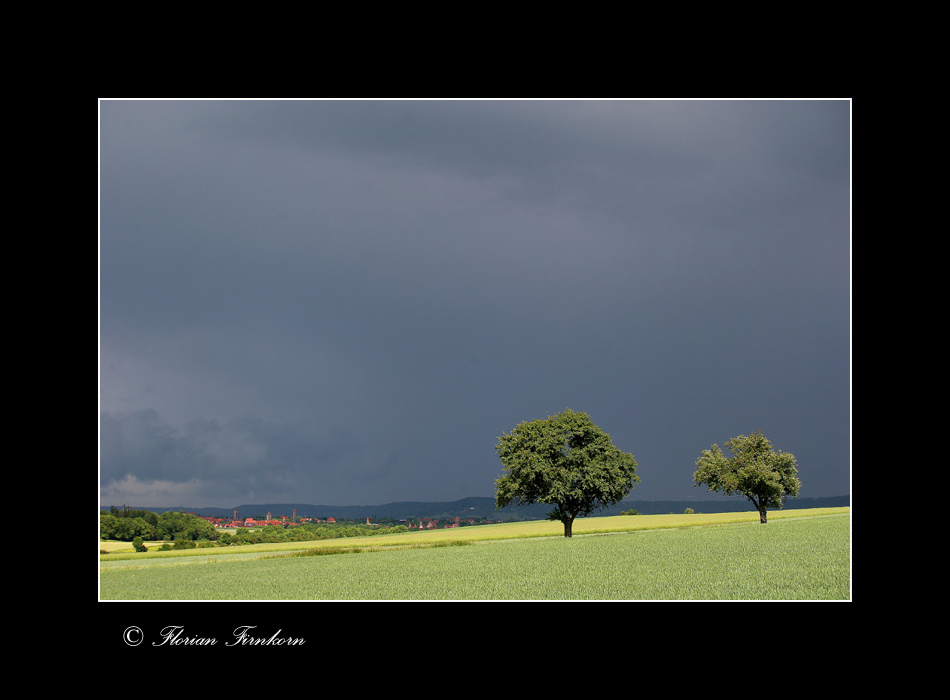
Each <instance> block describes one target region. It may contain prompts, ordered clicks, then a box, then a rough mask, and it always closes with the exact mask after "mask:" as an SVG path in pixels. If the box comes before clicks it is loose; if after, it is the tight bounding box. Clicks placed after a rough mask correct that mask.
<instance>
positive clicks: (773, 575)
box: [99, 508, 851, 601]
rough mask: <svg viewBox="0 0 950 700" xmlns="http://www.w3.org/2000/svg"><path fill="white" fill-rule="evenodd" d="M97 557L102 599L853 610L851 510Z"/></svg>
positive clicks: (582, 523) (592, 522) (521, 526)
mask: <svg viewBox="0 0 950 700" xmlns="http://www.w3.org/2000/svg"><path fill="white" fill-rule="evenodd" d="M758 517H759V516H758V514H757V513H755V512H752V513H715V514H709V515H701V514H690V515H640V516H615V517H603V518H585V519H579V520H577V521H576V522H575V524H574V537H573V538H570V539H567V538H564V537H563V536H561V535H562V533H563V529H562V526H561V524H560V523H555V522H548V521H531V522H519V523H510V524H501V525H486V526H478V527H465V528H459V529H454V530H440V531H433V532H424V533H407V534H404V535H395V536H393V535H390V536H381V537H367V538H350V539H347V540H342V541H341V540H323V541H317V542H306V543H295V544H292V543H282V544H276V545H249V546H244V547H228V548H214V549H192V550H180V551H168V552H148V553H132V552H128V553H126V552H121V551H117V552H115V553H112V554H103V555H100V563H99V599H100V600H103V601H106V600H232V601H233V600H254V601H257V600H343V601H351V600H381V601H400V600H850V599H851V509H850V508H823V509H803V510H787V511H774V512H769V521H768V523H767V524H765V525H761V524H759V522H758Z"/></svg>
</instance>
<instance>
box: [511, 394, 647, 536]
mask: <svg viewBox="0 0 950 700" xmlns="http://www.w3.org/2000/svg"><path fill="white" fill-rule="evenodd" d="M495 450H496V452H497V453H498V456H499V457H500V458H501V463H502V466H503V467H504V469H503V474H502V476H500V477H499V478H498V479H496V480H495V486H496V494H495V507H496V508H504V507H505V506H507V505H510V504H512V503H514V504H517V505H529V504H533V503H543V504H549V505H553V506H554V509H553V510H552V511H551V512H549V513H548V519H549V520H559V521H561V523H562V524H563V525H564V536H565V537H571V535H572V526H573V523H574V519H575V518H576V517H577V516H587V515H590V514H591V513H592V512H593V511H594V510H595V509H602V508H605V507H607V506H609V505H613V504H615V503H618V502H620V501H621V500H622V499H623V497H624V496H626V495H627V494H628V493H629V492H630V489H632V488H633V485H634V484H635V483H637V482H639V481H640V478H639V477H638V476H637V473H636V470H637V463H636V461H635V460H634V458H633V455H631V454H627V453H625V452H621V451H620V450H619V449H618V448H617V447H615V446H614V445H613V443H612V442H611V439H610V436H609V435H608V434H607V433H605V432H604V431H603V430H601V429H600V428H598V427H597V426H596V425H594V423H593V421H591V419H590V416H588V415H587V414H586V413H578V412H575V411H572V410H570V409H567V410H565V411H564V412H562V413H558V414H556V415H554V416H549V417H548V418H544V419H539V420H535V421H530V422H524V423H519V424H518V425H517V426H515V428H514V430H512V431H511V433H510V434H509V433H504V434H503V435H502V436H501V437H500V438H498V444H497V445H496V447H495Z"/></svg>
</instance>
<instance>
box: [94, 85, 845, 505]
mask: <svg viewBox="0 0 950 700" xmlns="http://www.w3.org/2000/svg"><path fill="white" fill-rule="evenodd" d="M849 139H850V105H849V103H847V102H842V101H802V102H799V101H783V102H757V101H752V102H748V101H722V102H719V101H713V102H639V101H636V102H628V101H606V102H600V101H597V102H586V101H578V102H575V101H563V102H534V101H524V102H508V101H500V102H492V101H488V102H468V101H445V102H426V101H392V102H362V101H341V102H326V101H314V102H311V101H306V102H296V101H276V102H274V101H261V102H254V101H251V102H231V101H194V102H191V101H182V102H176V101H172V102H163V101H141V102H134V101H133V102H126V101H105V102H102V103H101V104H100V404H101V405H100V408H101V411H102V416H101V418H100V423H101V429H100V441H101V454H100V480H101V486H102V493H103V494H105V493H109V494H110V497H114V498H119V496H121V495H122V494H126V495H128V496H129V497H130V498H132V496H133V495H134V497H135V498H134V499H133V500H135V502H136V503H138V504H140V505H171V503H169V502H168V500H167V499H168V498H170V497H172V496H174V495H177V496H181V498H179V499H176V500H175V501H174V503H177V502H179V501H181V502H185V503H193V505H196V506H200V505H205V504H207V505H223V506H228V505H233V504H236V503H238V502H250V501H251V500H252V496H254V497H256V498H257V500H258V501H259V502H278V501H280V500H293V501H295V502H300V501H305V502H314V503H341V504H343V503H383V502H387V501H394V500H436V499H438V500H444V499H454V498H460V497H463V496H467V495H491V494H492V493H493V479H494V478H495V477H496V476H497V474H498V471H499V465H498V463H497V459H496V457H495V455H494V443H495V438H496V437H497V436H498V435H500V434H501V432H502V431H508V430H510V429H511V428H512V427H513V426H514V425H515V424H516V423H517V422H520V421H522V420H530V419H534V418H540V417H544V416H546V415H549V414H551V413H554V412H556V411H560V410H563V409H564V408H566V407H571V408H573V409H575V410H582V411H586V412H588V413H590V414H591V417H592V418H593V420H594V421H595V422H596V423H598V425H600V426H601V427H603V428H604V429H605V430H607V431H608V432H610V433H611V435H612V436H613V437H614V440H615V442H616V443H617V444H618V446H620V447H621V448H622V449H625V450H627V451H630V452H633V453H634V455H635V456H636V458H637V460H638V462H639V463H640V465H641V466H640V475H641V479H642V481H641V484H640V486H638V488H637V490H636V491H635V492H634V495H635V496H638V497H642V498H664V497H674V496H675V497H695V496H700V495H702V494H701V493H700V491H698V490H693V489H691V482H690V476H691V474H692V470H693V468H694V461H695V459H696V457H697V456H698V455H699V452H700V451H701V450H702V449H704V448H706V447H708V446H709V445H710V444H711V443H712V442H718V443H719V444H722V443H723V442H724V441H725V440H726V439H728V438H730V437H733V436H734V435H737V434H739V433H748V432H750V431H752V430H755V429H757V428H760V429H762V430H763V432H764V433H765V434H766V435H767V436H768V437H770V438H771V439H772V440H773V443H775V446H776V447H777V448H780V449H783V450H786V451H790V452H793V453H795V454H796V456H797V457H798V459H799V463H800V467H801V468H802V481H803V495H837V494H840V493H845V492H847V491H848V488H849V486H848V479H849V467H850V464H849V458H850V443H849V392H850V387H849V372H850V350H849V303H850V289H849V286H850V279H849V256H850V181H849V178H850V144H849ZM150 489H151V490H150ZM103 497H104V496H103ZM182 499H184V500H183V501H182ZM193 501H194V502H193Z"/></svg>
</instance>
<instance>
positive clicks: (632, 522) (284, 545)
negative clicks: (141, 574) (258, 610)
mask: <svg viewBox="0 0 950 700" xmlns="http://www.w3.org/2000/svg"><path fill="white" fill-rule="evenodd" d="M848 512H850V508H847V507H840V508H810V509H796V510H785V511H770V512H769V521H770V522H771V521H773V520H778V519H783V518H800V517H810V516H815V515H832V514H836V513H848ZM758 521H759V514H758V513H756V512H754V511H753V512H737V513H694V514H689V515H686V514H682V513H680V514H675V513H671V514H668V515H617V516H610V517H603V518H578V519H577V520H575V521H574V528H573V533H574V536H575V537H576V536H579V535H585V534H596V533H602V532H628V531H635V530H658V529H666V528H681V527H699V526H704V525H724V524H727V523H742V522H758ZM563 534H564V526H563V525H561V523H559V522H553V521H550V520H531V521H523V522H515V523H501V524H496V525H477V526H471V527H460V528H451V529H439V530H427V531H424V532H409V533H404V534H399V535H380V536H378V537H360V538H337V539H327V540H313V541H309V542H278V543H270V544H253V545H243V546H241V547H215V548H208V549H184V550H171V551H167V552H158V551H152V552H147V553H137V552H133V551H131V550H132V547H131V544H130V543H121V549H122V550H125V551H120V552H117V553H114V554H106V555H101V556H100V561H101V562H104V563H105V562H118V561H124V560H129V561H133V560H134V561H136V562H137V563H140V564H141V563H143V562H144V561H146V560H149V559H172V558H180V557H199V558H204V557H209V556H226V557H228V558H231V557H233V556H234V555H235V554H252V553H258V554H261V553H268V552H287V551H295V550H308V549H314V548H319V547H337V548H351V547H355V546H360V547H374V546H382V547H399V546H405V545H414V544H420V543H428V542H441V541H446V540H452V541H455V540H502V539H513V538H523V537H558V536H563ZM104 544H105V545H108V544H113V546H115V543H102V542H100V545H104ZM116 548H117V549H118V548H119V547H116Z"/></svg>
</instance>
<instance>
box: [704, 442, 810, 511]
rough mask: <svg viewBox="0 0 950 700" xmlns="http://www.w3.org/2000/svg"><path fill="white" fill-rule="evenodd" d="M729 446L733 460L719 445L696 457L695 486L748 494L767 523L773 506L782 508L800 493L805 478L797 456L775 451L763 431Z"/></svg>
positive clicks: (728, 492)
mask: <svg viewBox="0 0 950 700" xmlns="http://www.w3.org/2000/svg"><path fill="white" fill-rule="evenodd" d="M726 447H728V448H729V449H730V450H731V451H732V454H733V456H732V458H731V459H727V458H726V456H725V455H724V454H723V453H722V450H721V449H719V445H715V444H714V445H713V446H712V448H711V449H708V450H703V452H702V454H701V455H700V457H699V459H698V460H696V471H695V472H694V473H693V487H694V488H695V487H696V486H699V485H700V484H706V486H708V487H709V490H710V491H722V492H723V493H724V494H726V495H727V496H732V495H741V496H745V497H746V498H748V499H749V500H750V501H751V502H752V505H754V506H755V509H756V510H757V511H759V522H760V523H765V522H767V515H766V512H767V510H768V509H769V508H778V509H779V510H781V508H782V506H783V505H785V500H786V498H788V496H798V490H799V489H800V488H801V481H799V480H798V477H797V474H798V464H797V462H796V461H795V456H794V455H793V454H791V453H789V452H776V451H773V450H772V443H771V442H769V440H768V439H767V438H766V437H765V436H764V435H763V434H762V431H760V430H756V431H755V432H754V433H752V434H751V435H739V436H737V437H734V438H732V439H731V440H727V441H726Z"/></svg>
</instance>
